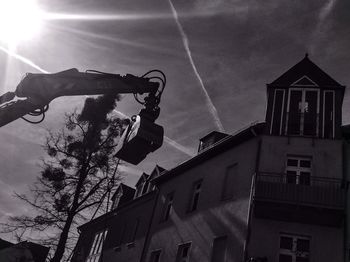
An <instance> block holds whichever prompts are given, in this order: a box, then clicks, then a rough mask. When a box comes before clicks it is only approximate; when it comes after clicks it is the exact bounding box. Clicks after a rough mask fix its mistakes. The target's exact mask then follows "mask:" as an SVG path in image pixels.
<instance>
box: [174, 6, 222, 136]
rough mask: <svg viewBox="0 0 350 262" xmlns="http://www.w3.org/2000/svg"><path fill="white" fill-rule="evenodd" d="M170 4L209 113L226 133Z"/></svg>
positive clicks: (176, 15) (218, 126)
mask: <svg viewBox="0 0 350 262" xmlns="http://www.w3.org/2000/svg"><path fill="white" fill-rule="evenodd" d="M168 2H169V4H170V7H171V11H172V13H173V15H174V18H175V22H176V25H177V27H178V29H179V31H180V34H181V38H182V42H183V45H184V47H185V50H186V53H187V56H188V59H189V60H190V63H191V66H192V68H193V71H194V73H195V75H196V77H197V79H198V81H199V84H200V86H201V88H202V90H203V92H204V95H205V98H206V99H205V100H206V103H207V105H208V107H209V111H210V113H211V114H212V116H213V118H214V121H215V124H216V126H217V128H218V129H219V130H220V131H223V132H224V127H223V125H222V123H221V121H220V118H219V115H218V112H217V110H216V108H215V106H214V104H213V102H212V101H211V99H210V97H209V94H208V92H207V90H206V89H205V87H204V84H203V80H202V78H201V76H200V75H199V73H198V70H197V67H196V65H195V64H194V61H193V59H192V54H191V50H190V47H189V44H188V38H187V35H186V33H185V31H184V29H183V27H182V25H181V23H180V21H179V17H178V14H177V12H176V9H175V7H174V5H173V3H172V2H171V0H168Z"/></svg>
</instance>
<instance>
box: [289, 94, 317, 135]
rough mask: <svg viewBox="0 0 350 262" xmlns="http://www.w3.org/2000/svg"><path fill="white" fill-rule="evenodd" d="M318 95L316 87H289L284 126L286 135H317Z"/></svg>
mask: <svg viewBox="0 0 350 262" xmlns="http://www.w3.org/2000/svg"><path fill="white" fill-rule="evenodd" d="M319 97H320V95H319V90H318V89H312V88H290V89H289V99H288V106H287V126H286V134H287V135H304V136H317V135H318V125H319V105H320V103H319V100H320V98H319Z"/></svg>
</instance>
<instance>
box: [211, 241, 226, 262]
mask: <svg viewBox="0 0 350 262" xmlns="http://www.w3.org/2000/svg"><path fill="white" fill-rule="evenodd" d="M226 242H227V237H226V236H222V237H217V238H215V239H214V241H213V251H212V255H211V262H226Z"/></svg>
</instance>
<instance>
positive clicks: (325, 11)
mask: <svg viewBox="0 0 350 262" xmlns="http://www.w3.org/2000/svg"><path fill="white" fill-rule="evenodd" d="M336 2H337V0H329V1H328V2H326V3H325V5H324V6H323V7H322V8H321V10H320V12H319V14H318V22H317V25H316V28H315V30H314V32H313V33H312V36H311V40H310V47H309V48H310V52H311V53H313V52H314V50H315V46H316V44H317V43H318V42H319V41H318V36H319V34H321V33H322V32H321V31H322V27H323V26H324V22H325V20H326V19H327V17H328V16H329V14H330V13H331V12H332V10H333V8H334V6H335V3H336Z"/></svg>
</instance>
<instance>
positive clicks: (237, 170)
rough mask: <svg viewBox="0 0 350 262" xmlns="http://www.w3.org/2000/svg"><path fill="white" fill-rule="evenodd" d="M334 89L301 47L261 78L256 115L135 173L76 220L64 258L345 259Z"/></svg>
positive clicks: (150, 261) (346, 129)
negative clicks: (260, 116) (105, 207)
mask: <svg viewBox="0 0 350 262" xmlns="http://www.w3.org/2000/svg"><path fill="white" fill-rule="evenodd" d="M344 92H345V86H343V85H341V84H339V83H338V82H336V81H335V80H334V79H332V78H331V77H330V76H329V75H327V74H326V73H325V72H324V71H322V70H321V69H320V68H319V67H318V66H317V65H315V64H314V63H313V62H312V61H311V60H310V59H309V58H308V56H307V55H306V56H305V57H304V58H303V59H302V60H301V61H300V62H299V63H297V64H296V65H295V66H293V67H292V68H290V69H289V70H288V71H287V72H285V73H284V74H282V75H281V76H280V77H279V78H277V79H276V80H275V81H273V82H272V83H270V84H268V85H267V110H266V120H265V122H263V123H257V124H252V125H251V126H249V127H247V128H245V129H243V130H241V131H239V132H237V133H235V134H232V135H228V134H223V133H220V132H212V133H210V134H208V135H207V136H205V137H203V138H202V139H200V145H199V151H198V154H197V155H196V156H195V157H193V158H191V159H189V160H188V161H186V162H184V163H182V164H180V165H178V166H176V167H174V168H173V169H171V170H169V171H166V170H161V171H159V170H158V171H157V167H156V168H155V170H154V171H153V172H152V174H151V175H147V174H143V175H142V176H141V178H140V180H139V181H138V183H137V185H136V187H137V189H136V191H135V197H134V199H132V200H131V199H130V200H129V201H127V202H125V203H124V204H123V205H121V206H118V207H116V209H114V210H113V211H111V212H109V213H107V214H106V215H104V216H102V217H100V218H98V219H96V220H94V221H91V222H90V223H88V224H85V225H83V226H81V227H80V229H81V237H80V240H79V242H78V244H77V248H76V254H75V255H74V256H73V260H72V261H94V262H98V261H130V262H131V261H142V262H159V261H175V262H187V261H201V262H202V261H211V262H214V261H215V262H224V261H227V262H228V261H235V262H236V261H239V262H242V261H268V262H323V261H324V262H326V261H334V262H341V261H345V260H346V259H349V258H348V254H347V250H348V247H349V246H350V245H349V242H348V237H347V234H345V232H346V230H348V229H347V226H346V225H347V223H346V219H345V218H346V217H345V215H346V212H345V211H346V205H347V203H346V201H345V200H346V194H347V192H346V190H347V182H346V181H347V176H346V174H348V173H349V172H348V171H349V169H350V161H349V160H350V157H349V153H350V143H349V140H350V126H342V102H343V97H344ZM123 191H124V190H123ZM118 192H119V191H118V190H117V192H116V194H118ZM120 197H121V194H120V193H119V196H118V197H115V199H119V198H120ZM106 217H108V219H104V218H106ZM107 221H108V222H107ZM107 231H108V233H107V234H106V235H105V233H101V232H107ZM104 236H106V237H104ZM103 242H104V243H103ZM81 243H84V244H83V245H82V244H81ZM102 243H103V247H102ZM82 250H85V255H82V256H80V257H79V259H78V256H77V254H82V253H84V252H82ZM79 252H80V253H79ZM95 258H96V259H95Z"/></svg>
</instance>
